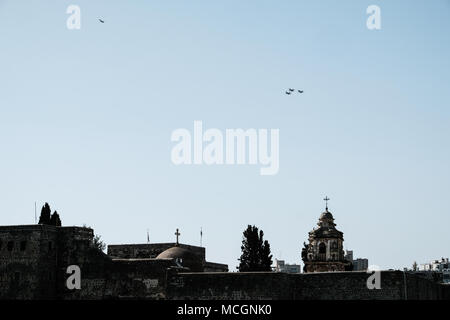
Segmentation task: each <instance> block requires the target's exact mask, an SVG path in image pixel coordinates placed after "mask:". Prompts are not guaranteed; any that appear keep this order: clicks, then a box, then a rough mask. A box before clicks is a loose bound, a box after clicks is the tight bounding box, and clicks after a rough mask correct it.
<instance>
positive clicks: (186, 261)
mask: <svg viewBox="0 0 450 320" xmlns="http://www.w3.org/2000/svg"><path fill="white" fill-rule="evenodd" d="M156 259H176V260H179V261H180V263H181V265H182V266H183V267H186V268H189V269H190V270H191V271H193V272H199V271H203V261H202V258H201V257H199V256H198V255H197V254H195V253H194V252H192V251H191V250H188V249H185V248H181V247H178V246H175V247H172V248H169V249H167V250H164V251H163V252H161V253H160V254H159V255H158V256H157V257H156Z"/></svg>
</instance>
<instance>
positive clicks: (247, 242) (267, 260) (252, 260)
mask: <svg viewBox="0 0 450 320" xmlns="http://www.w3.org/2000/svg"><path fill="white" fill-rule="evenodd" d="M241 251H242V254H241V257H240V258H239V259H238V260H239V261H240V263H239V267H238V269H239V271H240V272H248V271H272V268H271V266H272V255H271V254H270V244H269V242H268V241H267V240H264V232H263V231H262V230H258V228H257V227H256V226H251V225H248V227H247V229H246V230H245V231H244V233H243V239H242V245H241Z"/></svg>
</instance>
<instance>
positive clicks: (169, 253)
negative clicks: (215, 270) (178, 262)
mask: <svg viewBox="0 0 450 320" xmlns="http://www.w3.org/2000/svg"><path fill="white" fill-rule="evenodd" d="M193 255H194V256H195V254H194V253H192V252H191V251H189V250H187V249H184V248H180V247H172V248H169V249H167V250H164V251H163V252H161V253H160V254H159V255H158V256H157V257H156V259H177V258H181V259H183V258H188V257H189V258H190V257H192V256H193Z"/></svg>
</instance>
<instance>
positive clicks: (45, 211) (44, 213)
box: [39, 202, 51, 224]
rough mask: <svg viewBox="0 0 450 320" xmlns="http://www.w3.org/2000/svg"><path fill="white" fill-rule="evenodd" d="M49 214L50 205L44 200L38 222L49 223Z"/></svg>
mask: <svg viewBox="0 0 450 320" xmlns="http://www.w3.org/2000/svg"><path fill="white" fill-rule="evenodd" d="M50 214H51V210H50V206H49V205H48V203H47V202H46V203H45V205H44V206H43V207H42V210H41V215H40V217H39V224H50Z"/></svg>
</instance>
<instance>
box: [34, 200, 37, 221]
mask: <svg viewBox="0 0 450 320" xmlns="http://www.w3.org/2000/svg"><path fill="white" fill-rule="evenodd" d="M34 224H37V216H36V201H35V202H34Z"/></svg>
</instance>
